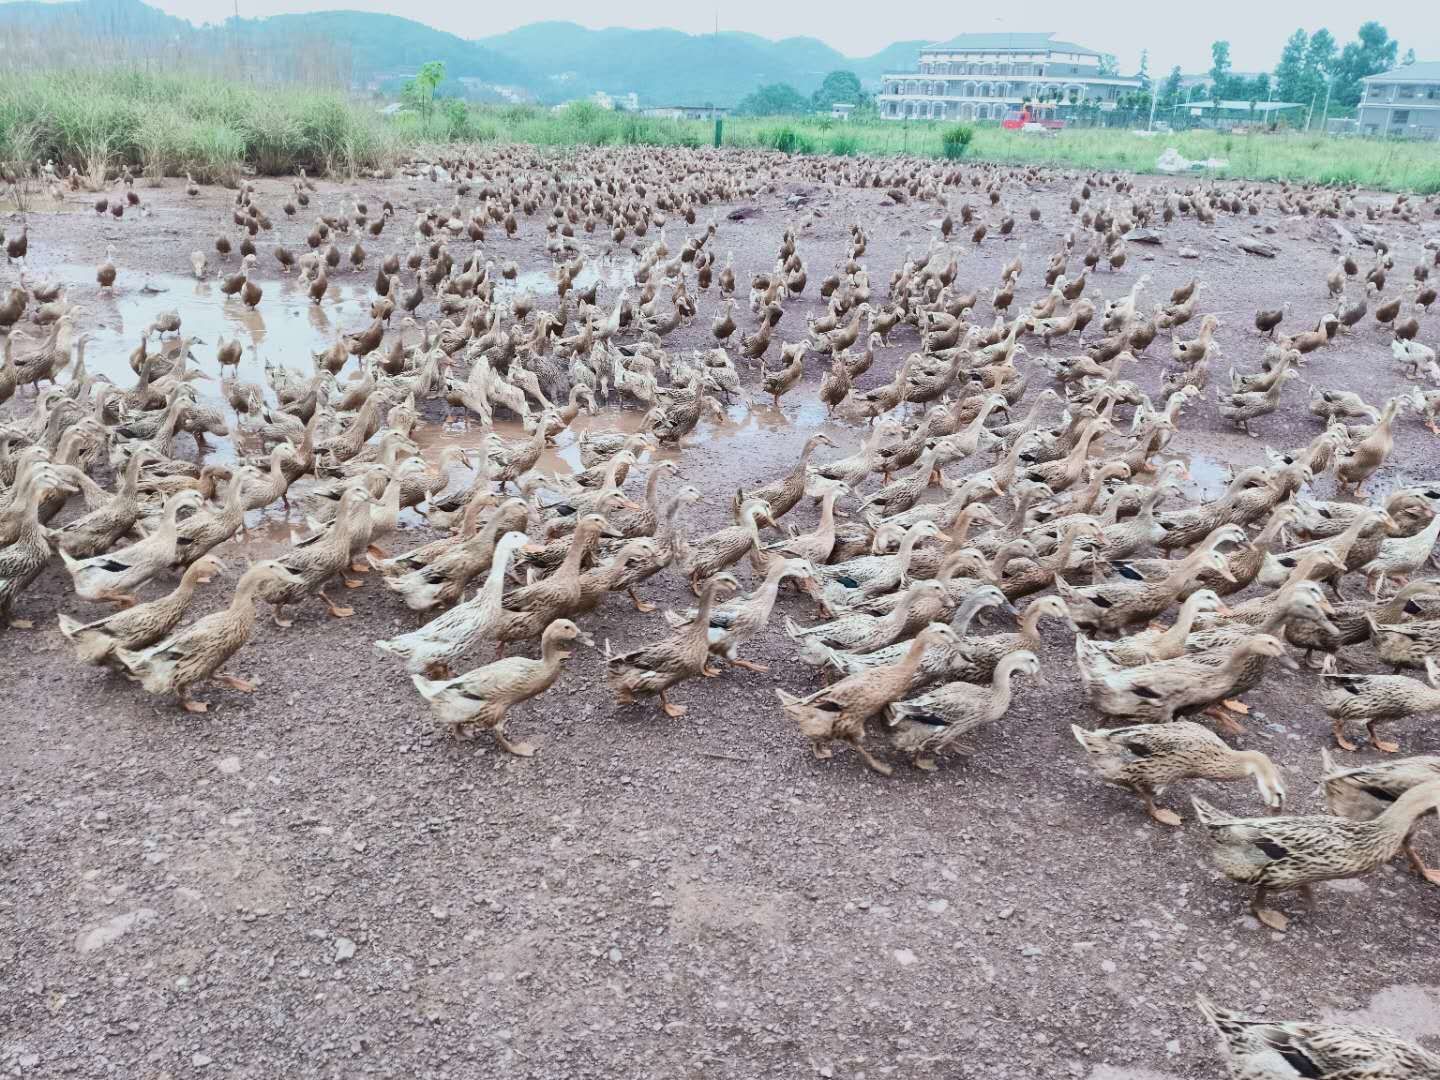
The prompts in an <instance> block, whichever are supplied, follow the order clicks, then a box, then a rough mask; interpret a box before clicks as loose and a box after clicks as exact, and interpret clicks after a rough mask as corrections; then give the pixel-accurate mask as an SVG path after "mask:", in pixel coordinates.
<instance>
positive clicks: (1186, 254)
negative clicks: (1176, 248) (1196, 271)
mask: <svg viewBox="0 0 1440 1080" xmlns="http://www.w3.org/2000/svg"><path fill="white" fill-rule="evenodd" d="M1199 257H1200V252H1198V251H1196V250H1195V249H1194V248H1193V247H1182V248H1181V249H1180V258H1182V259H1198V258H1199Z"/></svg>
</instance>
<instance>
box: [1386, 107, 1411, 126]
mask: <svg viewBox="0 0 1440 1080" xmlns="http://www.w3.org/2000/svg"><path fill="white" fill-rule="evenodd" d="M1390 123H1391V124H1400V125H1402V126H1403V125H1405V124H1408V123H1410V110H1409V109H1395V110H1393V111H1392V112H1391V113H1390Z"/></svg>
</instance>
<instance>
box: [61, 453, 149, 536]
mask: <svg viewBox="0 0 1440 1080" xmlns="http://www.w3.org/2000/svg"><path fill="white" fill-rule="evenodd" d="M149 460H151V456H150V455H149V454H146V453H143V452H142V453H138V454H135V455H134V456H133V457H131V459H130V460H129V461H128V462H126V464H125V470H124V472H122V473H121V474H120V483H119V485H118V486H117V487H116V489H115V493H114V494H113V495H112V496H111V497H110V498H109V499H107V500H106V501H105V502H104V504H103V505H101V506H97V507H96V508H95V509H93V510H91V511H90V512H88V513H86V514H84V515H82V516H81V517H78V518H76V519H75V520H73V521H71V522H68V523H67V524H65V525H62V526H61V527H60V528H58V529H51V530H50V531H49V537H50V540H51V542H52V543H53V544H54V545H55V546H56V547H57V548H59V549H60V550H61V551H64V552H65V553H66V554H67V555H69V556H71V558H75V559H90V558H94V557H95V556H96V555H100V554H102V553H104V552H106V551H109V550H110V548H111V546H112V545H113V544H115V543H116V542H117V541H118V540H119V539H120V538H121V537H122V536H124V535H125V534H126V533H128V532H129V531H130V530H131V529H132V528H134V526H135V523H136V522H137V521H138V520H139V519H140V469H141V466H143V465H144V464H145V463H146V462H147V461H149Z"/></svg>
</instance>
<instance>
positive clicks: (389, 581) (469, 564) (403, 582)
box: [371, 497, 529, 611]
mask: <svg viewBox="0 0 1440 1080" xmlns="http://www.w3.org/2000/svg"><path fill="white" fill-rule="evenodd" d="M488 501H489V500H487V499H472V500H471V501H470V502H469V503H468V504H466V506H465V516H464V519H463V521H462V523H461V527H460V531H459V533H458V534H456V535H455V536H450V537H445V538H443V539H441V540H436V541H432V542H431V543H429V544H422V545H421V546H420V547H418V548H415V549H413V550H412V551H409V552H407V553H405V554H404V555H400V556H396V557H394V558H391V559H384V560H379V561H372V562H371V565H372V566H374V567H375V569H376V570H379V571H380V574H381V581H382V582H383V583H384V585H385V587H386V588H387V589H390V590H391V591H392V592H394V593H397V594H398V595H399V596H400V598H401V599H402V600H404V602H405V606H406V607H408V608H409V609H410V610H411V611H430V610H432V609H434V608H437V607H449V606H450V605H451V604H454V603H456V602H457V601H458V600H459V599H460V597H461V595H462V594H463V592H464V591H465V588H466V586H467V585H469V583H470V581H471V580H472V579H473V578H475V577H476V576H478V575H480V574H484V573H487V572H488V571H489V569H490V561H491V559H492V558H493V556H494V552H495V544H496V542H497V541H498V540H499V538H500V537H501V536H502V535H503V534H505V533H507V532H513V531H516V530H519V531H520V532H524V531H525V526H526V522H527V520H528V518H529V507H528V505H527V504H526V502H525V500H524V499H522V498H518V497H512V498H509V499H505V500H504V501H503V502H501V503H500V505H499V506H497V507H495V508H494V509H493V511H492V512H491V514H490V516H489V517H488V518H487V519H486V522H485V527H484V528H482V529H478V530H477V528H476V524H477V519H478V517H479V512H480V510H481V509H482V508H483V507H484V505H485V504H486V503H487V502H488Z"/></svg>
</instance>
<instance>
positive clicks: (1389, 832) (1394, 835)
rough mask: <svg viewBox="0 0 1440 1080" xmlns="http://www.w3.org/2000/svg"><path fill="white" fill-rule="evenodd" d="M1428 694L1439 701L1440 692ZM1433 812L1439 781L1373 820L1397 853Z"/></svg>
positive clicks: (1439, 806)
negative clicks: (1414, 829)
mask: <svg viewBox="0 0 1440 1080" xmlns="http://www.w3.org/2000/svg"><path fill="white" fill-rule="evenodd" d="M1430 692H1431V693H1433V694H1435V696H1436V698H1437V699H1440V691H1430ZM1430 707H1431V708H1433V707H1434V706H1433V705H1432V706H1430ZM1435 810H1440V781H1434V780H1431V781H1429V782H1427V783H1424V784H1417V785H1416V786H1415V787H1412V788H1411V789H1410V790H1409V791H1407V792H1405V794H1403V795H1401V796H1400V797H1399V798H1398V799H1396V800H1395V802H1394V803H1393V804H1392V805H1391V806H1390V807H1389V808H1388V809H1387V810H1386V811H1385V812H1384V813H1382V814H1381V815H1380V816H1379V817H1378V818H1376V819H1375V820H1376V824H1377V825H1378V826H1379V828H1380V831H1381V833H1382V835H1384V836H1385V838H1386V840H1387V841H1388V842H1389V843H1391V844H1393V850H1394V851H1398V850H1399V849H1400V845H1401V844H1402V843H1404V841H1405V838H1406V836H1408V835H1409V833H1410V827H1411V826H1412V825H1414V824H1415V822H1416V820H1418V819H1419V818H1420V817H1422V816H1424V815H1425V814H1428V813H1430V812H1431V811H1435ZM1392 853H1393V851H1392Z"/></svg>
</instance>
